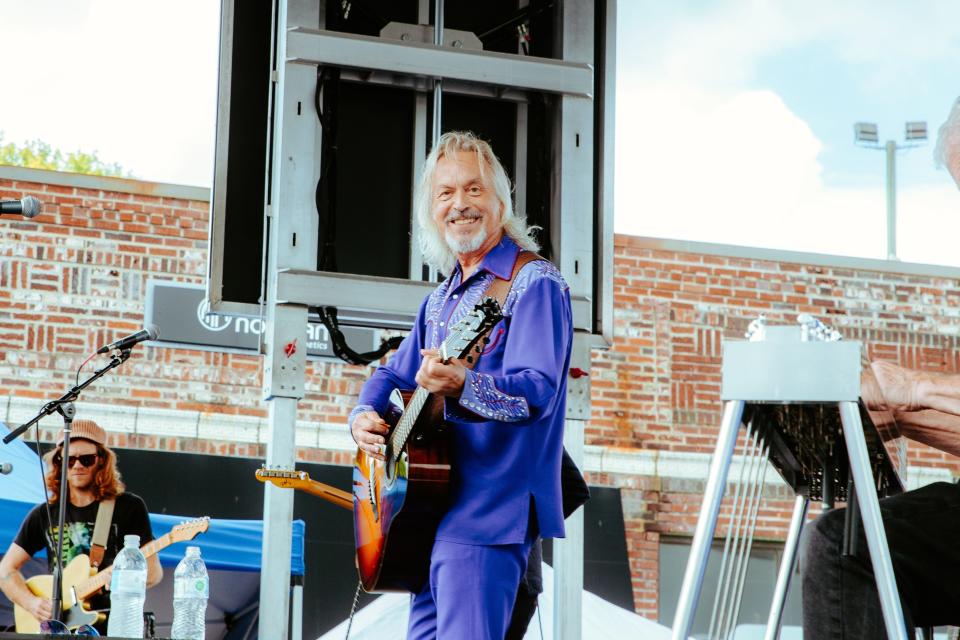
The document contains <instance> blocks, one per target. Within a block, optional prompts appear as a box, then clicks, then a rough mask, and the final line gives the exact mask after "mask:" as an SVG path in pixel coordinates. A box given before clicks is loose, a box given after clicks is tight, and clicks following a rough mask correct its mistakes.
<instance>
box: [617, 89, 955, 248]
mask: <svg viewBox="0 0 960 640" xmlns="http://www.w3.org/2000/svg"><path fill="white" fill-rule="evenodd" d="M617 140H618V144H617V158H616V168H615V169H616V176H615V180H616V184H617V190H616V201H615V211H616V212H617V214H616V223H615V227H616V230H617V231H618V232H620V233H628V234H633V235H646V236H654V237H666V238H682V239H687V240H697V241H702V242H716V243H721V244H736V245H748V246H764V247H771V248H778V249H789V250H795V251H812V252H818V253H833V254H838V255H859V256H864V257H873V258H883V257H885V252H886V213H885V211H886V205H885V202H886V201H885V196H884V192H883V189H882V188H827V187H825V186H824V183H823V180H822V178H821V174H822V167H821V165H820V162H819V160H818V154H819V153H820V151H821V149H822V147H823V144H822V142H821V141H820V140H819V139H818V138H817V137H816V136H815V135H814V133H813V132H812V131H811V129H810V127H809V126H808V125H807V123H806V122H805V121H804V120H803V119H802V118H800V117H798V116H797V115H796V114H795V113H793V112H792V111H791V110H790V109H789V108H788V107H787V106H786V105H785V104H784V103H783V101H782V100H781V99H780V97H779V96H777V95H776V94H774V93H772V92H769V91H743V92H739V93H735V94H732V95H731V96H726V95H724V94H713V93H710V92H707V91H696V90H693V89H690V88H689V87H683V88H674V87H670V86H660V87H655V88H651V87H645V88H643V89H633V90H630V91H621V92H620V93H619V94H618V102H617ZM899 210H900V217H901V220H900V235H899V240H898V242H899V243H900V246H899V248H898V253H899V255H900V257H901V259H904V260H910V261H916V262H935V263H948V264H960V256H958V255H957V252H956V250H955V247H954V246H952V239H954V238H956V237H957V236H958V234H960V193H958V192H957V190H956V189H955V188H953V186H952V185H951V184H949V183H945V184H943V185H941V186H935V187H923V188H909V189H904V190H903V191H902V192H901V193H900V195H899Z"/></svg>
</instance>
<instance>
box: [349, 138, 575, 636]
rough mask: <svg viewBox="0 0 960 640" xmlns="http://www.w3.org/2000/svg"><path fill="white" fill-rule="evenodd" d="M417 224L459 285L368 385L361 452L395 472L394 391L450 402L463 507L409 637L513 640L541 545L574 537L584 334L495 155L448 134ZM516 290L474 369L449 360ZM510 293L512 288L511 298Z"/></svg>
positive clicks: (431, 304)
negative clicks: (568, 438)
mask: <svg viewBox="0 0 960 640" xmlns="http://www.w3.org/2000/svg"><path fill="white" fill-rule="evenodd" d="M415 207H416V218H417V221H418V224H419V225H420V229H421V239H422V249H423V255H424V258H425V260H426V261H427V262H429V263H430V264H431V265H433V266H435V267H437V268H438V269H439V270H440V271H441V272H443V273H444V274H447V279H446V280H445V281H444V282H443V283H441V284H440V285H439V286H438V287H437V288H436V289H435V290H434V291H433V293H431V294H430V295H429V296H428V297H427V299H426V300H425V301H424V303H423V304H422V305H421V307H420V312H419V314H418V316H417V320H416V323H415V325H414V327H413V330H412V331H411V332H410V334H409V335H408V336H407V338H406V339H405V340H404V341H403V343H402V344H401V345H400V347H399V349H398V350H397V352H396V354H394V356H393V357H392V358H391V359H390V361H389V362H388V363H387V364H386V365H384V366H381V367H380V368H379V369H377V371H376V372H375V373H374V374H373V376H372V377H371V378H370V380H368V381H367V383H366V384H365V385H364V387H363V390H362V391H361V392H360V398H359V403H358V405H357V407H356V408H355V409H354V410H353V412H351V414H350V419H349V423H350V428H351V433H352V435H353V438H354V440H355V441H356V442H357V446H358V447H359V448H360V449H362V450H363V451H364V452H366V453H367V454H368V455H369V456H372V457H375V458H377V459H379V460H384V456H383V451H384V446H385V444H386V437H387V434H388V433H389V428H388V426H387V424H386V423H385V422H384V420H383V418H382V416H383V415H384V413H385V411H386V409H387V405H388V400H389V395H390V393H391V392H392V391H393V389H395V388H401V389H410V388H413V387H415V386H418V385H419V386H420V387H423V388H424V389H426V390H427V391H429V392H430V393H432V394H434V395H436V396H441V397H442V398H443V401H444V418H445V421H446V422H447V424H448V425H449V432H450V437H451V450H452V460H451V476H452V479H451V499H450V504H449V508H448V509H447V511H446V514H445V515H444V517H443V518H442V519H441V521H440V524H439V527H438V529H437V533H436V537H435V540H434V545H433V551H432V554H431V558H430V571H429V580H428V583H427V584H425V585H424V586H423V588H422V589H421V590H420V591H419V593H416V594H414V598H413V601H412V604H411V608H410V622H409V626H408V638H415V639H418V640H419V639H426V638H437V637H439V638H471V639H476V640H483V639H489V640H502V638H503V637H504V635H505V633H506V630H507V626H508V624H509V621H510V616H511V611H512V609H513V604H514V598H515V596H516V594H517V586H518V584H519V583H520V578H521V576H523V574H524V570H525V568H526V563H527V556H528V553H529V551H530V548H531V545H532V544H533V543H534V540H535V539H536V537H537V536H538V535H540V536H542V537H545V538H547V537H560V536H563V532H564V528H563V511H562V504H561V489H560V467H561V456H562V451H563V424H564V412H565V399H566V386H567V383H566V373H567V370H568V368H569V364H570V348H571V343H572V340H573V324H572V320H571V311H570V294H569V289H568V287H567V284H566V283H565V282H564V280H563V278H562V277H561V275H560V272H559V270H558V269H557V268H556V267H555V266H554V265H552V264H550V263H549V262H547V261H545V260H543V259H542V258H540V257H539V256H537V255H536V254H534V253H533V252H534V251H536V249H537V244H536V242H535V240H534V239H533V236H532V232H533V231H534V230H533V229H531V228H530V227H529V226H528V225H527V224H526V220H525V219H524V217H523V216H522V215H519V214H518V213H517V212H516V211H515V210H514V208H513V203H512V202H511V188H510V181H509V179H508V177H507V175H506V172H505V171H504V169H503V166H502V165H501V164H500V161H499V160H498V159H497V157H496V156H495V155H494V153H493V150H492V149H491V148H490V145H489V144H487V143H486V142H484V141H483V140H481V139H479V138H478V137H476V136H475V135H473V134H471V133H465V132H449V133H446V134H444V135H443V136H442V137H441V138H440V140H439V142H438V143H437V145H436V146H435V148H434V149H433V150H432V151H431V153H430V155H429V156H428V157H427V160H426V163H425V167H424V171H423V178H422V180H421V183H420V184H419V185H418V188H417V193H416V200H415ZM497 282H500V283H501V284H500V285H496V287H495V289H494V290H500V291H508V293H507V294H506V296H505V298H504V304H503V309H502V311H503V316H504V317H503V319H502V320H501V321H500V322H499V323H497V325H496V326H494V327H493V329H492V330H491V331H490V333H489V334H488V336H489V338H490V341H489V343H488V344H487V345H486V347H485V349H484V351H483V353H482V355H481V356H480V358H479V360H478V361H477V362H476V363H474V365H473V368H468V367H466V366H465V365H464V363H462V362H460V361H458V360H449V361H444V360H443V359H441V356H440V354H439V352H438V350H437V349H438V347H439V346H440V345H441V343H442V342H443V340H444V339H445V338H446V336H447V331H448V330H449V327H450V326H452V325H454V324H455V323H456V322H457V321H459V320H460V319H461V318H463V317H464V316H465V315H466V314H467V313H468V312H470V311H471V310H473V308H474V306H475V305H476V304H477V303H479V302H480V301H481V300H483V298H484V297H486V295H487V293H488V291H491V286H493V285H495V283H497ZM504 287H506V288H504Z"/></svg>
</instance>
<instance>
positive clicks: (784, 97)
mask: <svg viewBox="0 0 960 640" xmlns="http://www.w3.org/2000/svg"><path fill="white" fill-rule="evenodd" d="M918 8H919V9H921V10H922V11H920V10H918ZM618 18H619V29H618V61H617V65H618V82H617V111H618V114H617V130H616V139H617V164H616V179H617V183H616V184H617V186H616V194H615V202H616V224H615V226H616V229H617V231H618V232H621V233H630V234H635V235H650V236H659V237H673V238H681V239H690V240H702V241H710V242H719V243H726V244H742V245H754V246H764V247H771V248H781V249H793V250H801V251H813V252H820V253H837V254H848V255H860V256H868V257H876V258H880V257H883V256H884V255H885V204H884V202H885V201H884V183H883V180H884V155H883V153H882V152H878V151H869V150H865V149H861V148H858V147H856V146H854V144H853V133H852V130H853V123H854V122H855V121H857V120H866V121H871V122H876V123H877V124H878V125H879V127H880V135H881V139H882V140H886V139H891V138H892V139H895V140H898V141H902V137H903V125H904V123H905V122H906V121H908V120H926V121H927V123H928V127H929V129H930V132H931V136H934V135H935V134H936V129H937V127H938V126H939V124H940V123H941V122H942V121H943V120H944V118H945V117H946V114H947V112H948V110H949V109H950V105H951V103H952V101H953V100H954V99H955V98H956V97H957V96H958V95H960V2H957V1H956V0H928V1H926V2H924V3H911V2H905V1H898V2H894V1H891V0H876V1H873V2H870V1H868V0H845V1H844V2H828V1H826V0H808V1H805V2H794V1H792V0H776V1H773V0H771V1H767V2H764V1H759V0H723V1H721V0H715V1H707V0H684V1H676V2H664V1H663V0H621V2H620V4H619V6H618ZM218 30H219V2H217V1H216V0H167V1H166V2H163V3H156V2H145V1H143V0H30V2H23V1H22V0H0V60H4V61H5V62H6V64H4V79H5V81H6V82H5V86H6V87H7V95H8V96H11V95H19V96H20V97H19V98H18V99H10V98H9V97H8V98H7V99H6V100H3V101H0V131H2V132H3V133H4V140H5V141H6V142H10V141H13V142H23V141H26V140H30V139H37V138H39V139H42V140H44V141H46V142H49V143H51V144H53V145H54V146H56V147H59V148H61V149H63V150H66V151H71V150H76V149H81V150H84V151H97V152H98V154H99V156H100V158H101V159H102V160H104V161H106V162H118V163H120V164H121V165H123V166H124V167H126V168H127V169H129V170H130V171H132V172H133V173H134V174H135V175H137V176H138V177H141V178H144V179H147V180H155V181H160V182H172V183H180V184H191V185H201V186H208V185H209V184H210V176H211V174H212V164H213V140H214V136H213V127H214V122H215V113H216V65H217V33H218ZM932 148H933V144H932V141H931V143H929V144H927V145H926V146H923V147H920V148H918V149H913V150H910V151H905V152H901V153H899V154H898V157H897V171H898V195H899V197H898V205H899V216H898V222H899V225H900V233H899V235H898V243H899V251H898V253H899V255H900V257H901V258H902V259H904V260H910V261H923V262H938V263H945V264H957V265H960V252H957V251H956V250H955V247H954V246H953V242H952V239H953V238H957V237H960V191H958V190H957V188H956V186H955V185H954V184H953V183H952V182H951V181H950V178H949V176H948V175H947V173H946V172H945V171H944V170H942V169H936V168H935V167H934V164H933V160H932V153H931V152H932Z"/></svg>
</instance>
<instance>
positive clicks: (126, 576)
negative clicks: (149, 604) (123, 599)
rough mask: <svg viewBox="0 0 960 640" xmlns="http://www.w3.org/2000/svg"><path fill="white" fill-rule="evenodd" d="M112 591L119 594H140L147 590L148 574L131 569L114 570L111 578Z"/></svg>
mask: <svg viewBox="0 0 960 640" xmlns="http://www.w3.org/2000/svg"><path fill="white" fill-rule="evenodd" d="M110 590H111V591H114V592H117V593H139V594H142V593H144V592H145V591H146V590H147V572H146V571H135V570H130V569H114V571H113V577H111V578H110Z"/></svg>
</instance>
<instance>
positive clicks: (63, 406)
mask: <svg viewBox="0 0 960 640" xmlns="http://www.w3.org/2000/svg"><path fill="white" fill-rule="evenodd" d="M129 357H130V348H127V349H123V350H122V351H120V353H114V354H113V356H111V358H110V362H108V363H107V364H105V365H104V366H102V367H100V368H99V369H97V370H96V371H94V372H93V374H92V375H91V376H90V377H89V378H87V379H86V380H84V381H83V382H82V383H80V384H78V385H76V386H75V387H73V388H72V389H70V391H67V392H66V393H65V394H63V395H62V396H60V397H59V398H57V399H56V400H51V401H50V402H48V403H47V404H45V405H43V407H42V408H41V409H40V411H39V413H37V415H35V416H34V417H33V418H32V419H31V420H30V422H25V423H23V424H22V425H20V426H19V427H17V428H16V429H14V430H13V431H11V432H10V433H8V434H7V435H6V436H4V438H3V442H4V444H9V443H10V442H12V441H13V439H14V438H16V437H17V436H19V435H20V434H21V433H23V432H24V431H26V430H27V429H29V428H30V427H32V426H33V425H35V424H36V423H38V422H40V420H41V419H43V418H44V417H46V416H49V415H50V414H52V413H54V412H57V413H59V414H60V415H62V416H63V451H62V452H61V454H60V460H61V462H60V493H59V495H58V496H57V499H58V500H59V501H60V509H59V512H58V514H57V554H56V556H55V558H54V561H53V593H52V594H51V595H52V597H51V609H52V615H53V619H54V620H60V618H61V616H62V615H63V523H64V519H65V518H66V513H67V500H69V499H70V492H69V489H68V487H67V473H68V472H69V470H70V431H71V428H72V426H73V416H74V415H76V408H75V407H74V406H73V401H74V400H76V399H77V398H79V397H80V392H81V391H83V390H84V389H86V388H87V387H88V386H90V384H91V383H93V381H94V380H97V379H98V378H100V377H102V376H103V375H104V374H105V373H107V371H110V370H111V369H115V368H117V367H119V366H120V365H121V364H123V363H124V362H126V361H127V358H129Z"/></svg>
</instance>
